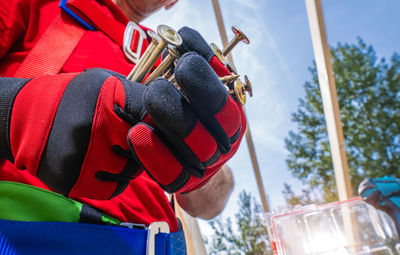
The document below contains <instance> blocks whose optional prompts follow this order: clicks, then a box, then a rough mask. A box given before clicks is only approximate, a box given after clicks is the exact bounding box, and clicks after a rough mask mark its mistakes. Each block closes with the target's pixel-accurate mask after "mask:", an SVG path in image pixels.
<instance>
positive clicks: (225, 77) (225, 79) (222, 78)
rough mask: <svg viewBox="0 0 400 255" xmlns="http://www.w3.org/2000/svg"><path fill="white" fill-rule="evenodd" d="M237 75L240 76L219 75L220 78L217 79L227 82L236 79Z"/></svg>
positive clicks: (223, 82)
mask: <svg viewBox="0 0 400 255" xmlns="http://www.w3.org/2000/svg"><path fill="white" fill-rule="evenodd" d="M239 77H240V75H237V74H232V75H227V76H224V77H221V78H219V80H220V81H221V82H222V84H228V83H231V82H233V81H236V80H237V79H238V78H239Z"/></svg>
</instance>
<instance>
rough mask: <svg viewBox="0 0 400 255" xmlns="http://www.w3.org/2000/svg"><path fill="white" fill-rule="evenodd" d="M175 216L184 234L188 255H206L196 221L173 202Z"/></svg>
mask: <svg viewBox="0 0 400 255" xmlns="http://www.w3.org/2000/svg"><path fill="white" fill-rule="evenodd" d="M175 214H176V217H178V218H179V219H180V220H181V223H182V226H183V231H184V232H185V239H186V250H187V254H188V255H207V251H206V247H205V244H204V240H203V237H202V235H201V232H200V228H199V225H198V223H197V219H196V218H193V217H192V216H190V215H189V214H187V213H186V212H185V211H184V210H183V209H182V208H181V207H180V206H179V204H178V202H177V201H176V200H175Z"/></svg>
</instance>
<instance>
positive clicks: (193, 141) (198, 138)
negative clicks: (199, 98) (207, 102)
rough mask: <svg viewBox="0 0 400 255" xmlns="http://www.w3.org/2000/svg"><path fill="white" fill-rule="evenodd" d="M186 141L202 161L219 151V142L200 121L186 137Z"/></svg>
mask: <svg viewBox="0 0 400 255" xmlns="http://www.w3.org/2000/svg"><path fill="white" fill-rule="evenodd" d="M185 143H186V144H187V145H188V146H189V147H190V149H191V150H192V151H193V152H194V154H196V156H197V157H198V158H199V159H200V161H202V162H204V161H207V160H209V159H210V158H211V157H212V156H213V155H214V154H215V152H216V151H217V143H216V142H215V140H214V138H213V137H212V136H211V135H210V133H208V131H207V129H205V127H204V126H203V125H202V124H201V123H200V121H197V123H196V126H195V127H194V129H193V131H192V132H191V133H190V134H189V135H188V136H187V137H186V138H185Z"/></svg>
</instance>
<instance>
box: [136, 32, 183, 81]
mask: <svg viewBox="0 0 400 255" xmlns="http://www.w3.org/2000/svg"><path fill="white" fill-rule="evenodd" d="M157 34H158V35H159V36H160V37H161V42H160V43H158V44H157V46H156V48H155V49H154V51H153V52H152V53H151V55H150V56H149V58H148V60H147V61H146V62H145V63H144V65H143V67H142V68H141V69H139V70H138V72H136V73H134V74H133V77H132V80H133V81H136V82H142V81H143V79H144V78H145V77H146V75H147V74H148V73H149V72H150V70H151V68H152V67H153V66H154V64H155V63H156V61H157V60H158V59H159V57H160V56H161V54H162V52H163V51H164V49H165V48H166V47H167V46H168V45H169V44H171V45H173V46H175V47H178V46H180V45H182V37H181V36H180V35H179V34H178V33H177V32H176V31H175V30H173V29H172V28H170V27H169V26H166V25H159V26H158V27H157Z"/></svg>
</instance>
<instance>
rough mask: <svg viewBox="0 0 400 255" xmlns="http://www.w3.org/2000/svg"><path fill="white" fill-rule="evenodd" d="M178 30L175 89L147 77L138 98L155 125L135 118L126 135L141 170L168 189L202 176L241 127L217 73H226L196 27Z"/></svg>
mask: <svg viewBox="0 0 400 255" xmlns="http://www.w3.org/2000/svg"><path fill="white" fill-rule="evenodd" d="M179 33H180V34H181V36H182V38H183V42H184V44H183V46H182V47H181V48H180V49H179V50H180V51H181V53H183V55H182V57H181V58H180V59H179V62H178V64H177V66H176V68H175V79H176V81H177V82H178V84H179V87H180V89H181V91H179V90H178V89H177V88H176V87H175V86H174V85H173V84H172V83H170V82H168V81H167V80H165V79H157V80H155V81H154V82H152V83H151V84H150V85H149V87H147V89H146V91H145V93H144V97H143V98H144V100H143V101H144V105H145V108H146V110H147V112H148V114H149V115H150V117H151V119H152V120H153V121H154V122H155V126H153V125H151V124H150V125H149V124H146V123H139V124H137V125H135V126H134V127H133V128H132V129H131V130H130V131H129V135H128V136H129V137H128V138H129V143H130V145H131V146H132V152H133V154H134V155H135V157H136V158H137V160H138V162H140V164H141V166H142V167H143V169H145V170H146V172H147V173H148V174H149V175H150V176H151V177H152V178H153V179H154V180H155V181H156V182H157V183H158V184H159V185H160V186H161V187H162V188H163V189H164V190H166V191H168V192H170V193H172V192H189V191H192V190H194V189H196V188H198V187H200V186H201V185H202V184H204V183H205V182H206V181H208V180H209V179H210V178H211V177H212V176H213V175H214V174H215V173H216V172H218V171H219V170H220V169H221V167H222V166H223V165H224V164H225V163H226V162H227V161H228V160H229V159H230V158H231V157H232V156H233V154H234V153H235V152H236V151H237V149H238V147H239V144H240V141H241V139H242V137H243V134H244V131H245V129H246V120H245V116H244V113H243V109H242V105H241V104H240V103H238V102H237V101H235V99H233V98H232V97H231V96H230V95H229V93H228V92H227V90H226V89H225V87H224V86H223V84H222V83H221V81H220V80H219V78H218V75H220V76H225V75H230V72H229V71H228V70H227V69H226V68H225V66H224V65H223V64H222V63H221V62H220V61H219V60H218V59H217V58H216V57H215V56H214V53H213V51H212V50H211V48H210V47H209V46H208V44H207V43H206V42H205V40H204V39H203V38H202V37H201V36H200V34H199V33H198V32H196V31H194V30H192V29H190V28H187V27H185V28H182V29H181V30H179ZM217 74H218V75H217Z"/></svg>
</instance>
